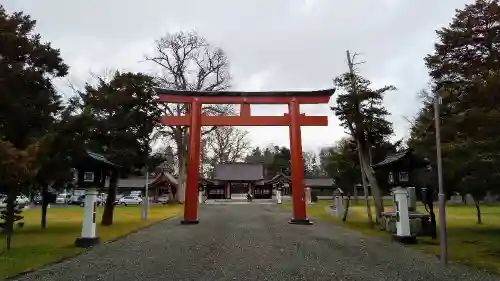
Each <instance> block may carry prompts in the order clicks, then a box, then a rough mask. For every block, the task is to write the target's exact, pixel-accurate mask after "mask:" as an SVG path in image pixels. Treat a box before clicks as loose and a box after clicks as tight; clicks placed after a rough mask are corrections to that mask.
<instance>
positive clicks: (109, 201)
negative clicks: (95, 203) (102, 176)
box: [101, 170, 118, 226]
mask: <svg viewBox="0 0 500 281" xmlns="http://www.w3.org/2000/svg"><path fill="white" fill-rule="evenodd" d="M117 184H118V171H117V170H113V171H111V177H110V179H109V187H108V197H107V198H106V203H105V205H104V212H103V213H102V219H101V225H105V226H107V225H112V224H113V212H114V209H115V200H116V186H117Z"/></svg>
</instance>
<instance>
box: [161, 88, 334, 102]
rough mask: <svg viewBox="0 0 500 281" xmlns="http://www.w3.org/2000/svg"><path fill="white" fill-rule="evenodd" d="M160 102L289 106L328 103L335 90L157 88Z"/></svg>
mask: <svg viewBox="0 0 500 281" xmlns="http://www.w3.org/2000/svg"><path fill="white" fill-rule="evenodd" d="M155 92H156V93H158V94H159V95H160V96H159V99H160V101H163V102H169V103H190V102H192V100H193V98H197V99H198V100H199V102H200V103H204V104H217V103H219V104H242V103H248V104H288V103H290V102H291V101H292V99H295V100H296V101H297V102H298V103H300V104H319V103H328V101H329V100H330V97H331V96H332V95H333V94H334V93H335V89H326V90H318V91H269V92H241V91H177V90H169V89H163V88H155Z"/></svg>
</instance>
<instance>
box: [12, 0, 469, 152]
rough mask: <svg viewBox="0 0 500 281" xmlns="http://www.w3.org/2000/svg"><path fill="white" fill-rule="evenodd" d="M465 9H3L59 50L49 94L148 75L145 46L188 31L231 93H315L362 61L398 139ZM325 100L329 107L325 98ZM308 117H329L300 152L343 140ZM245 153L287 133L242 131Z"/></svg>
mask: <svg viewBox="0 0 500 281" xmlns="http://www.w3.org/2000/svg"><path fill="white" fill-rule="evenodd" d="M469 2H470V1H467V0H442V1H431V0H420V1H409V0H406V1H402V0H379V1H372V0H358V1H338V0H335V1H334V0H300V1H299V0H295V1H290V0H287V1H285V0H273V1H264V0H258V1H223V0H216V1H214V0H212V1H202V0H199V1H195V0H184V1H160V0H154V1H153V0H152V1H139V2H138V1H132V0H113V1H111V0H108V1H98V0H87V1H64V0H59V1H56V0H44V1H39V0H23V1H17V0H4V1H3V3H4V6H5V7H6V9H7V10H8V11H19V10H23V11H25V12H26V13H28V14H30V15H32V16H33V18H35V19H36V20H37V21H38V25H37V31H38V32H40V33H41V34H42V36H43V38H44V39H45V40H48V41H51V42H53V46H55V47H57V48H60V49H61V52H62V55H63V57H64V59H65V60H66V62H67V63H68V64H69V65H70V67H71V70H70V71H71V72H70V75H69V77H67V78H65V79H64V80H62V81H59V82H58V83H57V85H58V86H59V88H60V89H61V91H63V92H65V93H66V94H67V95H69V94H71V92H70V91H69V89H68V88H67V87H66V85H67V84H68V83H69V82H72V83H76V84H81V83H83V82H84V81H86V80H87V79H89V75H88V74H89V72H90V71H93V72H98V73H99V72H102V71H103V70H104V69H126V70H133V71H152V70H153V69H152V66H151V65H150V64H148V63H146V62H143V58H144V55H145V54H146V53H149V52H151V51H152V48H153V46H154V40H156V39H158V38H159V37H161V36H163V35H165V34H166V33H167V32H171V31H176V30H181V29H195V30H197V31H198V32H199V33H200V35H202V36H204V37H206V38H207V39H208V40H209V41H210V42H212V43H213V44H216V45H218V46H220V47H222V48H223V49H224V50H225V51H226V52H227V54H228V56H229V59H230V61H231V68H232V73H233V77H234V88H235V89H239V90H277V89H280V90H287V89H320V88H329V87H332V79H333V77H335V76H336V75H339V74H341V73H342V72H344V71H346V70H347V66H346V63H345V50H347V49H350V50H352V51H355V52H359V53H362V55H361V57H360V58H361V59H362V60H365V61H367V63H366V64H363V65H361V66H360V71H361V74H362V75H364V76H366V77H367V78H369V79H371V80H372V81H373V83H374V86H382V85H384V84H393V85H395V86H397V87H398V91H396V92H394V93H391V94H389V95H388V96H387V98H386V106H387V108H388V109H389V111H390V112H391V113H392V116H391V120H392V121H393V122H394V124H395V129H396V136H395V137H404V136H406V135H407V130H408V124H407V122H406V121H405V120H404V118H403V116H406V117H412V116H413V115H414V114H415V113H416V112H417V110H418V108H419V107H420V104H419V101H418V99H417V98H416V93H417V92H418V91H419V90H420V89H422V88H424V87H425V86H426V85H427V82H428V76H427V70H426V68H425V66H424V63H423V60H422V59H423V57H424V56H425V55H426V54H428V53H430V52H432V48H433V43H434V42H435V40H436V36H435V33H434V30H435V29H439V28H441V27H443V26H445V25H447V23H448V22H449V21H450V20H451V18H452V17H453V15H454V10H455V9H456V8H462V7H463V6H464V5H465V4H466V3H469ZM332 100H333V99H332ZM303 110H304V111H305V112H306V113H308V114H314V115H320V114H324V115H329V116H330V126H329V127H328V128H304V130H303V131H304V136H303V144H304V146H305V147H306V148H316V147H318V146H321V145H328V144H332V143H334V142H335V141H336V140H338V139H339V138H340V137H342V135H343V131H344V130H343V129H342V128H339V127H338V123H339V122H338V120H336V119H335V118H334V117H333V116H331V113H330V112H329V110H328V107H326V106H307V107H304V108H303ZM253 111H254V112H255V113H256V114H258V115H267V114H270V115H280V114H282V113H284V112H285V107H272V106H267V107H266V106H260V107H258V106H255V107H254V108H253ZM250 132H251V135H252V138H253V139H254V142H255V144H257V145H264V144H267V143H270V142H273V143H275V144H279V145H287V144H288V129H287V128H250Z"/></svg>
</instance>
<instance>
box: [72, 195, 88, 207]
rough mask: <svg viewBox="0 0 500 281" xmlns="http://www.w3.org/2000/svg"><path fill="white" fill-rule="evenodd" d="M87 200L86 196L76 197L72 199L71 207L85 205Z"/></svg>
mask: <svg viewBox="0 0 500 281" xmlns="http://www.w3.org/2000/svg"><path fill="white" fill-rule="evenodd" d="M84 199H85V195H80V196H76V198H73V197H72V198H71V199H70V202H69V204H71V205H79V206H80V205H82V204H83V200H84Z"/></svg>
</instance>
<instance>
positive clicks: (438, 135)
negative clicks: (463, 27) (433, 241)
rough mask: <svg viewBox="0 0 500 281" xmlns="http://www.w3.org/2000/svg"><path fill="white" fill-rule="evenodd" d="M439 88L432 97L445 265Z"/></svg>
mask: <svg viewBox="0 0 500 281" xmlns="http://www.w3.org/2000/svg"><path fill="white" fill-rule="evenodd" d="M439 93H440V89H437V90H436V96H435V98H434V122H435V127H436V153H437V172H438V185H439V194H438V200H439V202H438V204H439V242H440V243H439V244H440V260H441V264H442V265H444V266H446V265H447V263H448V242H447V236H446V197H445V194H444V190H443V164H442V159H441V128H440V122H441V118H440V114H439V105H440V104H441V96H440V95H439Z"/></svg>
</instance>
